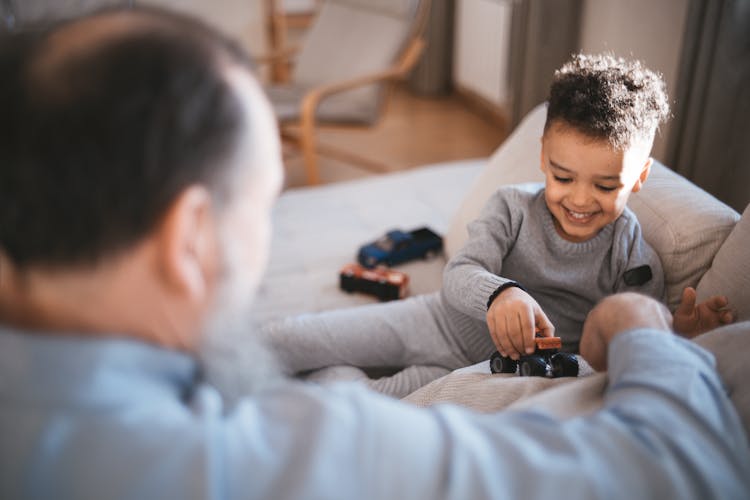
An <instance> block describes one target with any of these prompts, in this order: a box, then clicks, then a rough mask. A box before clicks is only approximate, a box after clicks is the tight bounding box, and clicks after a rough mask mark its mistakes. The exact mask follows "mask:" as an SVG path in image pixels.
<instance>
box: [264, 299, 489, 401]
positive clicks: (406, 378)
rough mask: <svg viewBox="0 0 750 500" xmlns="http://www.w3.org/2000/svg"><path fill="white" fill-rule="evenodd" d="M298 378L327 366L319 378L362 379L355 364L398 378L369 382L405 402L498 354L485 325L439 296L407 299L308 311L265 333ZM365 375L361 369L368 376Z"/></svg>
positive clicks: (284, 364)
mask: <svg viewBox="0 0 750 500" xmlns="http://www.w3.org/2000/svg"><path fill="white" fill-rule="evenodd" d="M262 335H263V337H264V340H265V341H266V342H267V343H268V345H269V346H270V347H271V348H272V349H273V350H274V351H275V352H276V354H277V356H278V359H279V361H280V362H281V364H282V365H283V366H284V367H286V369H287V371H288V372H289V373H291V374H299V373H301V372H309V371H311V370H319V369H321V368H327V370H326V371H325V372H324V373H323V374H322V375H321V374H320V373H319V374H317V375H316V376H315V377H314V378H316V379H318V380H320V379H330V378H338V376H337V375H339V374H340V375H341V376H342V377H343V378H357V377H354V376H353V374H354V373H357V372H355V371H352V370H336V369H334V370H333V371H331V367H338V366H342V365H343V366H354V367H358V368H362V369H365V370H366V371H369V372H371V373H372V371H373V370H375V371H379V370H382V369H384V368H385V369H392V371H393V370H400V371H397V373H396V374H395V375H391V376H388V377H381V378H379V379H377V380H369V379H365V377H364V375H362V376H361V377H359V378H362V379H363V380H365V381H366V382H367V383H368V385H370V386H371V387H373V388H374V389H375V390H378V391H380V392H383V393H386V394H390V395H393V396H396V397H403V396H406V395H407V394H409V393H410V392H412V391H414V390H416V389H418V388H419V387H421V386H422V385H424V384H426V383H428V382H430V381H432V380H434V379H436V378H438V377H440V376H442V375H445V374H446V373H448V372H449V371H451V370H455V369H456V368H461V367H463V366H467V365H470V364H473V363H477V362H479V361H482V360H485V359H487V358H488V357H489V355H490V354H491V353H492V352H493V351H494V346H493V344H492V340H491V339H490V336H489V332H488V331H487V327H486V325H485V324H484V322H481V321H477V320H475V319H473V318H469V317H467V316H465V315H463V314H461V313H459V312H458V311H456V310H455V309H453V308H452V307H450V306H449V305H448V304H447V303H446V302H445V300H444V298H443V296H442V295H441V294H440V293H439V292H437V293H433V294H430V295H421V296H417V297H412V298H409V299H406V300H401V301H396V302H388V303H384V304H372V305H367V306H361V307H354V308H349V309H339V310H334V311H326V312H322V313H315V314H304V315H300V316H296V317H292V318H288V319H285V320H282V321H279V322H275V323H271V324H269V325H267V326H265V327H264V328H263V329H262ZM360 373H361V372H360Z"/></svg>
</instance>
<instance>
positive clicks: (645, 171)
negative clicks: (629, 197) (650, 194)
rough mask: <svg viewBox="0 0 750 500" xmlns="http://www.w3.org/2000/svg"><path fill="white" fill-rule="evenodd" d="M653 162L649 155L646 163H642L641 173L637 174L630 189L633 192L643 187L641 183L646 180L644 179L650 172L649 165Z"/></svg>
mask: <svg viewBox="0 0 750 500" xmlns="http://www.w3.org/2000/svg"><path fill="white" fill-rule="evenodd" d="M653 164H654V159H653V158H651V157H650V156H649V157H648V159H647V160H646V163H645V164H644V165H643V169H641V175H639V176H638V178H637V179H636V180H635V184H633V190H632V191H633V192H634V193H637V192H638V191H640V190H641V188H642V187H643V183H644V182H646V179H648V176H649V174H650V173H651V165H653Z"/></svg>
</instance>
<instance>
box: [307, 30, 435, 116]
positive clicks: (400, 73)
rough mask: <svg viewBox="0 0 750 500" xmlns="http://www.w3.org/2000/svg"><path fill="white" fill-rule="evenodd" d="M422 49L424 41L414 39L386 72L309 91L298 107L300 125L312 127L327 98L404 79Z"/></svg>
mask: <svg viewBox="0 0 750 500" xmlns="http://www.w3.org/2000/svg"><path fill="white" fill-rule="evenodd" d="M424 47H425V42H424V40H422V39H421V38H415V39H414V40H413V41H412V43H411V44H410V45H409V47H408V48H407V49H406V50H405V51H404V54H403V56H402V57H401V58H400V60H399V61H398V62H397V63H396V64H394V65H393V66H391V67H390V68H388V69H387V70H384V71H379V72H377V73H371V74H369V75H362V76H359V77H356V78H352V79H350V80H345V81H342V82H334V83H330V84H327V85H321V86H319V87H315V88H312V89H310V90H309V91H308V92H307V93H306V94H305V96H304V97H303V98H302V103H301V105H300V108H301V109H300V125H301V126H302V127H303V128H305V127H306V126H307V127H311V126H313V124H314V122H315V110H316V109H317V108H318V105H319V104H320V101H322V100H323V99H324V98H326V97H328V96H331V95H333V94H338V93H341V92H345V91H347V90H352V89H355V88H357V87H363V86H365V85H369V84H372V83H377V82H380V81H387V80H397V79H399V78H403V77H405V76H406V74H407V73H408V72H409V70H411V68H412V67H413V66H414V64H415V63H416V62H417V60H418V59H419V56H420V55H421V54H422V51H423V50H424Z"/></svg>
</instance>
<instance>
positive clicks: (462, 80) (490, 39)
mask: <svg viewBox="0 0 750 500" xmlns="http://www.w3.org/2000/svg"><path fill="white" fill-rule="evenodd" d="M512 3H513V2H512V0H458V1H457V2H456V19H455V30H456V35H455V38H454V40H455V41H454V53H453V61H454V63H453V81H454V82H455V83H457V84H458V85H460V86H461V87H462V88H465V89H468V90H470V91H472V92H474V93H476V94H478V95H479V96H481V97H483V98H484V99H486V100H487V101H489V102H491V103H493V104H496V105H497V106H499V107H502V106H505V105H506V104H507V103H508V98H509V97H510V96H509V93H510V88H509V79H508V56H509V50H510V22H511V16H512V12H513V5H512Z"/></svg>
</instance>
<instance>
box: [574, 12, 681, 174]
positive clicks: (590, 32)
mask: <svg viewBox="0 0 750 500" xmlns="http://www.w3.org/2000/svg"><path fill="white" fill-rule="evenodd" d="M687 7H688V0H658V1H654V0H584V7H583V18H582V20H581V39H580V47H581V51H582V52H587V53H596V52H602V51H605V50H607V51H612V52H614V54H615V55H617V56H622V57H635V58H637V59H640V60H642V61H643V62H644V63H645V64H646V66H648V67H649V68H651V69H654V70H657V71H659V72H661V73H662V74H663V75H664V80H665V81H666V83H667V92H668V93H669V100H670V102H671V103H674V101H675V91H676V83H677V76H678V67H679V63H680V55H681V54H680V49H681V47H682V37H683V30H684V26H685V19H686V16H687ZM669 127H670V124H669V123H667V124H666V125H665V126H663V127H662V129H661V133H660V134H659V136H657V138H656V143H655V144H654V150H653V156H654V157H655V158H657V159H662V158H663V156H664V153H665V151H666V139H667V138H668V137H669Z"/></svg>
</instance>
